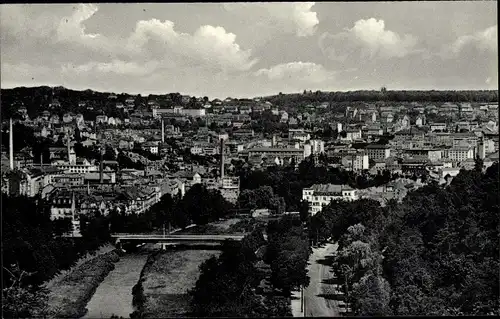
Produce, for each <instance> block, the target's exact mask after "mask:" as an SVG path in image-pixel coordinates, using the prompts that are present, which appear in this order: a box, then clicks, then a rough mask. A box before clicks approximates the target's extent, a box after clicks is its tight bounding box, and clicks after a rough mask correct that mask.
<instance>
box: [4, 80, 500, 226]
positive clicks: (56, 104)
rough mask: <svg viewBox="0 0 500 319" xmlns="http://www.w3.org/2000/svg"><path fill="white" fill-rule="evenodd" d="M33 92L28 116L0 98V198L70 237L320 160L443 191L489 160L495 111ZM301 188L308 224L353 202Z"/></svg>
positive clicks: (334, 190)
mask: <svg viewBox="0 0 500 319" xmlns="http://www.w3.org/2000/svg"><path fill="white" fill-rule="evenodd" d="M34 90H37V91H39V92H38V93H37V94H45V96H46V97H47V99H46V100H45V101H44V102H42V103H43V104H42V105H40V107H38V108H37V109H36V110H35V111H36V113H31V114H29V113H28V110H27V108H26V106H25V105H23V101H22V99H16V98H15V96H16V95H15V92H16V90H13V91H11V92H9V91H8V90H5V92H3V94H2V95H3V101H12V102H11V104H10V105H6V107H9V108H10V109H9V110H12V111H11V112H12V118H11V119H10V122H8V121H6V116H5V115H4V116H3V118H4V121H3V136H7V133H6V132H7V131H9V132H10V133H8V134H9V138H10V140H9V141H12V143H11V144H10V146H9V149H8V150H7V149H6V148H3V149H2V168H3V170H2V178H3V181H4V183H2V185H3V187H2V191H3V192H5V193H7V194H10V195H14V196H15V195H23V196H28V197H34V196H38V195H39V196H40V197H41V198H42V199H46V200H47V201H48V202H50V203H51V206H50V211H51V218H53V219H56V218H70V219H71V220H72V221H73V231H74V232H75V233H78V232H79V216H80V215H82V214H83V215H85V214H87V213H88V212H89V211H90V210H92V209H98V210H100V211H101V212H102V213H103V214H107V213H108V212H109V211H111V210H113V209H119V210H120V211H123V212H125V213H127V212H135V213H137V214H141V213H143V212H145V211H146V210H148V209H149V208H151V207H152V206H153V205H154V204H156V203H158V202H159V201H160V199H161V197H162V196H163V195H164V194H170V195H171V196H176V195H177V194H179V195H180V196H181V197H182V196H183V195H184V194H185V192H186V191H187V190H189V188H190V187H192V186H193V185H195V184H200V183H201V184H203V185H205V186H206V187H207V188H208V189H217V190H219V191H220V193H221V194H222V196H223V197H224V198H225V199H226V200H227V201H229V202H231V203H233V204H234V203H236V202H237V199H238V196H239V194H240V192H241V189H240V178H241V176H239V175H238V170H240V171H241V168H250V169H264V168H268V167H273V166H283V165H285V166H288V165H290V164H293V165H295V166H296V167H298V165H299V164H300V162H301V161H303V160H305V159H308V158H316V159H318V158H321V159H322V160H323V162H322V163H323V164H325V165H327V166H329V167H336V168H339V169H342V170H346V171H352V172H355V173H356V174H360V175H364V176H377V175H380V174H384V173H387V174H390V175H391V176H398V177H399V178H414V179H415V180H417V179H418V180H420V181H422V182H429V181H430V180H435V181H438V182H439V183H440V184H443V183H449V182H450V181H451V179H452V178H453V177H454V176H456V175H457V174H458V173H459V172H460V170H461V169H468V170H470V169H473V168H474V165H475V158H476V157H479V158H480V159H481V160H483V161H484V165H485V166H486V167H489V166H491V165H492V164H493V162H495V161H498V104H494V103H451V102H444V103H419V102H411V103H393V102H390V103H385V102H376V103H369V102H360V103H352V104H350V106H345V104H346V103H335V102H316V103H309V104H304V105H300V106H299V107H298V108H291V107H287V105H286V104H285V103H280V101H279V97H278V99H276V98H274V99H273V98H271V99H263V98H255V99H232V98H227V99H225V100H224V101H221V100H218V99H215V100H212V101H210V100H209V99H208V98H207V97H204V98H196V97H190V96H185V95H184V96H183V95H180V94H167V95H164V96H149V97H141V96H129V95H124V94H122V95H115V94H113V93H109V94H104V93H97V92H78V94H75V97H70V98H67V99H66V101H63V103H64V104H61V102H60V98H59V96H58V95H59V94H60V95H68V94H71V91H67V90H65V89H64V88H59V89H58V88H54V89H51V88H48V87H42V88H36V89H33V91H34ZM34 93H35V92H33V94H34ZM75 93H76V92H75ZM308 94H311V93H306V95H305V96H306V97H307V95H308ZM312 94H314V93H312ZM82 95H83V96H85V98H81V99H78V96H82ZM99 98H100V99H101V100H99ZM271 101H277V102H275V103H272V102H271ZM4 103H5V102H4ZM71 103H72V104H71ZM342 104H343V105H342ZM71 110H72V111H71ZM4 112H5V111H4ZM4 114H6V112H5V113H4ZM28 132H32V133H28ZM17 134H19V135H20V136H17ZM26 134H33V138H35V139H43V140H44V144H43V145H45V148H44V149H43V150H42V149H38V150H35V147H34V145H25V144H26V143H25V142H21V145H16V143H15V142H14V141H16V140H22V139H25V138H26V137H25V135H26ZM13 135H14V136H13ZM2 146H4V144H2ZM21 147H22V148H21ZM387 186H390V184H389V185H387ZM307 187H308V188H304V189H303V196H302V197H303V198H302V199H304V200H307V201H308V202H309V203H310V209H311V213H312V214H313V215H314V214H315V213H317V212H318V211H320V210H321V207H322V206H325V205H327V204H328V203H329V201H330V200H332V199H338V198H340V199H344V200H355V199H358V198H360V197H362V196H361V195H360V190H357V189H356V188H353V187H352V186H350V185H348V184H345V185H338V186H333V185H308V186H307ZM394 191H395V190H394V188H391V187H385V189H384V192H394ZM365 196H373V197H374V198H382V197H383V195H381V194H378V195H377V194H376V193H375V194H373V195H369V194H367V195H365ZM247 213H250V212H247Z"/></svg>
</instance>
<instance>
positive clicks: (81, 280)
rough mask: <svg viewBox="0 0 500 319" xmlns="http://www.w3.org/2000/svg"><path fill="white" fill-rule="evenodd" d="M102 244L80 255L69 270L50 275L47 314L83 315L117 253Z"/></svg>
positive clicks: (74, 316)
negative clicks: (52, 276) (88, 252)
mask: <svg viewBox="0 0 500 319" xmlns="http://www.w3.org/2000/svg"><path fill="white" fill-rule="evenodd" d="M109 249H110V247H102V249H100V250H99V251H98V252H97V253H96V254H95V255H86V256H84V257H83V258H81V259H80V260H79V261H78V262H77V263H76V264H75V265H74V266H73V267H72V268H71V269H70V270H68V271H64V272H61V273H60V274H58V275H57V276H55V277H54V278H52V279H51V280H50V281H49V282H48V283H47V284H46V285H45V287H46V288H47V289H48V290H49V309H50V313H51V317H57V318H79V317H82V316H83V315H85V313H86V311H87V310H86V308H85V307H86V306H87V303H88V302H89V301H90V299H91V298H92V295H93V294H94V293H95V291H96V289H97V287H98V286H99V284H101V282H102V281H103V280H104V278H105V277H106V276H107V275H108V273H109V272H110V271H111V270H113V269H114V267H115V266H114V263H115V262H117V261H118V260H119V259H120V257H119V254H118V252H117V251H116V250H111V251H108V252H106V251H107V250H109Z"/></svg>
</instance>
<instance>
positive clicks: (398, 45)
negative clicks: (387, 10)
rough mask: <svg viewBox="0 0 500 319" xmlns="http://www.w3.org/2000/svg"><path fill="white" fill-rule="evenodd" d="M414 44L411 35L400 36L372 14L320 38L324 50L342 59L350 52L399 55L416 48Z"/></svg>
mask: <svg viewBox="0 0 500 319" xmlns="http://www.w3.org/2000/svg"><path fill="white" fill-rule="evenodd" d="M416 44H417V39H416V37H414V36H413V35H410V34H405V35H403V36H401V35H399V34H397V33H396V32H393V31H391V30H386V28H385V22H384V20H377V19H375V18H370V19H366V20H363V19H361V20H358V21H356V22H355V24H354V26H353V27H352V28H350V29H346V30H345V31H344V32H340V33H338V34H335V35H332V34H330V33H328V32H326V33H324V34H322V35H321V37H320V40H319V45H320V48H321V50H322V51H323V53H324V54H325V55H327V56H328V57H329V58H330V59H332V60H338V61H345V60H346V59H347V57H348V56H351V55H361V57H362V58H369V59H375V58H382V59H389V58H394V57H397V58H402V57H404V56H406V55H408V54H410V53H413V52H416V51H415V46H416Z"/></svg>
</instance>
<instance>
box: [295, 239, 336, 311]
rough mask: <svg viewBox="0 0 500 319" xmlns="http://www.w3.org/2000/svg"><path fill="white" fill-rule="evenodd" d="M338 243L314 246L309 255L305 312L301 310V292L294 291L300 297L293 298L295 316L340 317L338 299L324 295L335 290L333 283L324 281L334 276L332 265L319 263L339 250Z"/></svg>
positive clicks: (305, 289)
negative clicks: (308, 280) (308, 281)
mask: <svg viewBox="0 0 500 319" xmlns="http://www.w3.org/2000/svg"><path fill="white" fill-rule="evenodd" d="M337 246H338V245H337V244H330V243H328V244H326V245H325V246H323V247H319V248H313V253H312V254H311V256H310V257H309V266H308V271H309V277H310V278H311V280H310V283H309V286H308V287H306V288H304V299H305V313H302V312H301V311H300V292H299V293H294V296H296V297H298V299H294V300H292V312H293V316H294V317H303V316H307V317H339V316H340V314H339V307H338V301H336V300H330V299H326V298H324V297H322V295H323V294H331V293H333V292H334V285H333V284H326V283H323V281H324V280H328V279H330V278H331V277H332V273H331V271H330V270H331V267H329V266H325V265H322V264H320V263H318V262H317V261H318V260H321V259H324V258H325V257H327V256H330V255H332V254H333V253H334V252H335V251H336V250H337Z"/></svg>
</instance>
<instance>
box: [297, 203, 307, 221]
mask: <svg viewBox="0 0 500 319" xmlns="http://www.w3.org/2000/svg"><path fill="white" fill-rule="evenodd" d="M299 214H300V220H301V221H302V222H305V221H308V220H309V202H308V201H306V200H301V201H300V206H299Z"/></svg>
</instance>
